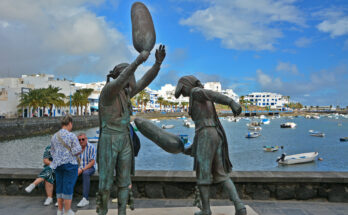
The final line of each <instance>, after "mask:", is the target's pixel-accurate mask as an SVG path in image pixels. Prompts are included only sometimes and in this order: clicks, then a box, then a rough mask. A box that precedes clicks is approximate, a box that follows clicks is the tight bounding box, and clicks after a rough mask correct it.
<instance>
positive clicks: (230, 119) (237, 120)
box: [227, 117, 239, 122]
mask: <svg viewBox="0 0 348 215" xmlns="http://www.w3.org/2000/svg"><path fill="white" fill-rule="evenodd" d="M227 121H229V122H239V118H235V117H227Z"/></svg>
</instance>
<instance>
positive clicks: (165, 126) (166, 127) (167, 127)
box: [162, 125, 174, 129]
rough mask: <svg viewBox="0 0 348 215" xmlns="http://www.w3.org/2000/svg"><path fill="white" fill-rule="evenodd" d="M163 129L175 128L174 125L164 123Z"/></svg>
mask: <svg viewBox="0 0 348 215" xmlns="http://www.w3.org/2000/svg"><path fill="white" fill-rule="evenodd" d="M162 128H163V129H169V128H174V125H162Z"/></svg>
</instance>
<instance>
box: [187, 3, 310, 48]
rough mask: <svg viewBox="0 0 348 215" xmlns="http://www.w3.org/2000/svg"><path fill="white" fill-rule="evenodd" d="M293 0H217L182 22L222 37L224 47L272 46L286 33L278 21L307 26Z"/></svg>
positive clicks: (206, 33)
mask: <svg viewBox="0 0 348 215" xmlns="http://www.w3.org/2000/svg"><path fill="white" fill-rule="evenodd" d="M294 2H295V1H293V0H279V1H275V0H258V1H255V0H214V1H212V2H211V5H210V7H208V8H206V9H204V10H198V11H196V12H194V13H193V14H192V15H191V16H190V17H188V18H186V19H182V20H181V21H180V24H182V25H187V26H190V27H191V30H193V31H199V32H201V33H203V34H204V36H205V37H206V38H207V39H214V38H218V39H221V42H222V44H223V46H224V47H226V48H229V49H238V50H272V49H274V45H275V44H276V43H277V39H278V38H280V37H282V36H283V35H282V31H281V29H280V28H276V27H274V24H277V23H288V24H293V25H297V26H305V20H304V18H303V16H302V14H301V12H300V11H299V10H298V9H297V8H296V7H295V6H294V5H293V3H294Z"/></svg>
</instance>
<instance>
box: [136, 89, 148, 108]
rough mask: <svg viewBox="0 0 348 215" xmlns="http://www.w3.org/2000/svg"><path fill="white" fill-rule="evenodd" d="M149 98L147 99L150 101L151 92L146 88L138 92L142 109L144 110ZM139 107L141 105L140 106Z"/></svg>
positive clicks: (138, 101) (138, 100) (138, 99)
mask: <svg viewBox="0 0 348 215" xmlns="http://www.w3.org/2000/svg"><path fill="white" fill-rule="evenodd" d="M145 99H147V101H150V94H148V93H147V92H146V91H145V90H142V91H140V92H139V93H138V94H137V103H138V105H139V104H141V110H142V111H143V110H144V108H145V107H144V100H145ZM138 107H139V106H138Z"/></svg>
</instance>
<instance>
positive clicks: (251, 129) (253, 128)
mask: <svg viewBox="0 0 348 215" xmlns="http://www.w3.org/2000/svg"><path fill="white" fill-rule="evenodd" d="M248 129H249V130H250V131H261V130H262V128H261V127H260V126H249V127H248Z"/></svg>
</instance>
